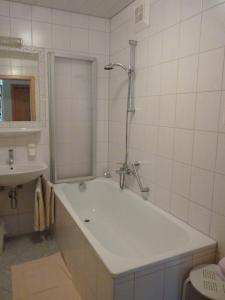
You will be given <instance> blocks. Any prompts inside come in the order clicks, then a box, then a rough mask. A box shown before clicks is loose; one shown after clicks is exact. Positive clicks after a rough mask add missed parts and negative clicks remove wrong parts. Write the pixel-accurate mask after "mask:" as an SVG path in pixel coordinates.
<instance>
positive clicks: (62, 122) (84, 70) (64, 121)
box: [55, 58, 93, 179]
mask: <svg viewBox="0 0 225 300" xmlns="http://www.w3.org/2000/svg"><path fill="white" fill-rule="evenodd" d="M55 97H56V99H55V105H56V110H55V111H56V115H55V118H56V122H55V124H56V125H55V126H56V128H55V131H56V144H55V146H56V176H57V179H66V178H71V177H82V176H91V175H92V116H93V106H92V98H91V63H90V62H86V61H82V60H76V59H68V58H56V60H55Z"/></svg>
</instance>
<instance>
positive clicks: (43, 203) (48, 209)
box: [34, 176, 55, 231]
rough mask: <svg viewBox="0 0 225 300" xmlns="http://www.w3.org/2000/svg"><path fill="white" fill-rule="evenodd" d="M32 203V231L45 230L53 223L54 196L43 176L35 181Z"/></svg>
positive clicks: (49, 184)
mask: <svg viewBox="0 0 225 300" xmlns="http://www.w3.org/2000/svg"><path fill="white" fill-rule="evenodd" d="M34 201H35V205H34V229H35V231H44V230H47V229H49V228H50V227H51V225H53V224H54V221H55V214H54V211H55V194H54V190H53V186H52V184H51V183H50V182H49V181H48V180H47V179H46V178H45V177H43V176H42V177H39V178H38V180H37V185H36V190H35V199H34Z"/></svg>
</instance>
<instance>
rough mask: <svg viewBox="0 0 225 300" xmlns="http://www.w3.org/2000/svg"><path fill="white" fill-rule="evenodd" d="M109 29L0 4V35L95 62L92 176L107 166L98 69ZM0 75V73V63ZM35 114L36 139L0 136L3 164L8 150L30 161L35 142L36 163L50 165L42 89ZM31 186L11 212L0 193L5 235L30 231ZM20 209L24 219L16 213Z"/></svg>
mask: <svg viewBox="0 0 225 300" xmlns="http://www.w3.org/2000/svg"><path fill="white" fill-rule="evenodd" d="M109 29H110V28H109V21H108V20H106V19H102V18H96V17H88V16H85V15H80V14H73V13H68V12H64V11H59V10H54V9H48V8H42V7H37V6H30V5H25V4H19V3H15V2H12V1H5V0H0V35H3V36H4V35H5V36H13V37H20V38H23V41H24V44H25V46H35V47H40V48H43V49H44V50H45V49H49V50H60V51H68V52H72V53H75V54H81V55H86V56H94V57H96V58H97V69H98V75H97V76H98V80H97V82H98V87H97V158H96V160H97V165H96V166H97V174H102V172H103V169H105V167H106V164H107V149H108V143H107V140H108V121H107V119H108V78H107V76H108V73H107V72H104V71H103V66H104V64H106V63H107V62H108V59H109ZM0 73H3V74H4V72H3V69H2V66H1V64H0ZM41 81H42V84H43V85H46V77H43V76H41ZM40 111H41V113H40V119H39V120H40V121H41V127H42V131H41V135H40V136H31V137H29V138H26V139H21V138H16V139H13V140H11V139H2V138H0V163H5V162H6V159H7V156H8V152H7V151H8V149H9V147H13V148H14V149H15V157H16V160H20V161H21V160H22V161H27V160H29V157H28V155H27V144H28V143H36V144H37V145H38V147H37V159H38V160H44V161H46V162H47V163H49V132H48V99H47V90H46V89H45V92H44V93H43V94H42V95H41V97H40ZM9 125H10V124H5V125H4V126H9ZM36 125H39V124H30V126H36ZM33 188H34V186H33V187H32V189H31V188H29V185H28V186H27V187H26V186H24V188H23V190H22V191H21V193H22V192H23V193H24V194H26V195H27V197H20V194H21V193H20V194H19V208H18V210H16V211H12V210H11V209H8V208H9V200H8V197H7V193H4V192H0V216H3V217H4V219H5V221H6V225H7V227H8V231H9V233H10V234H17V233H23V232H27V231H30V230H32V215H33V211H32V207H31V206H30V202H27V201H28V200H27V199H29V201H31V202H32V201H33V194H32V193H33ZM23 199H24V200H23ZM6 203H7V204H6ZM5 207H6V209H5ZM21 207H22V209H23V211H22V210H21ZM28 208H29V212H28ZM25 211H26V214H27V215H26V217H24V216H22V215H21V214H20V213H25ZM21 222H22V223H21ZM25 227H26V230H25Z"/></svg>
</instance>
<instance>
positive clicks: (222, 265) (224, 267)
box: [218, 257, 225, 277]
mask: <svg viewBox="0 0 225 300" xmlns="http://www.w3.org/2000/svg"><path fill="white" fill-rule="evenodd" d="M218 265H219V267H220V270H221V272H222V273H223V276H224V277H225V257H223V258H222V259H221V260H220V261H219V263H218Z"/></svg>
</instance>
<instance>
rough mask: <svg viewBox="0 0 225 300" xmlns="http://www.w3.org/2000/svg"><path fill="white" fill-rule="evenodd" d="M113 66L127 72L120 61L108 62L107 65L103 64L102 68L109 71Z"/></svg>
mask: <svg viewBox="0 0 225 300" xmlns="http://www.w3.org/2000/svg"><path fill="white" fill-rule="evenodd" d="M114 67H120V68H122V69H123V70H124V71H126V72H128V68H127V67H126V66H124V65H122V64H121V63H109V64H108V65H105V67H104V69H105V70H107V71H110V70H113V69H114Z"/></svg>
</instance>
